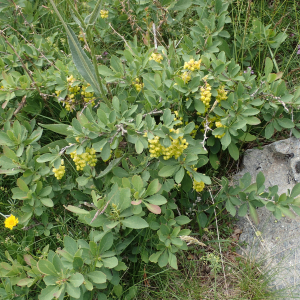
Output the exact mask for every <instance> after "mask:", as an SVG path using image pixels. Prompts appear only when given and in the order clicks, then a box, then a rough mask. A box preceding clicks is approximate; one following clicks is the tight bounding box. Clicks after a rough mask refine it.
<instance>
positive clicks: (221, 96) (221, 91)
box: [216, 85, 227, 103]
mask: <svg viewBox="0 0 300 300" xmlns="http://www.w3.org/2000/svg"><path fill="white" fill-rule="evenodd" d="M217 92H218V95H217V97H216V100H217V101H218V103H220V102H221V101H222V100H226V99H227V91H225V89H224V85H222V86H221V87H219V88H218V89H217Z"/></svg>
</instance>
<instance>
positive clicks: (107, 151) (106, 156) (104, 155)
mask: <svg viewBox="0 0 300 300" xmlns="http://www.w3.org/2000/svg"><path fill="white" fill-rule="evenodd" d="M110 155H111V150H110V144H109V143H106V144H105V146H104V147H103V149H102V151H101V155H100V157H101V158H102V159H103V160H104V161H106V160H108V159H109V157H110ZM104 171H105V170H104ZM104 171H103V172H104ZM101 173H102V172H101ZM101 173H100V175H101ZM100 175H99V176H100ZM99 176H98V178H99Z"/></svg>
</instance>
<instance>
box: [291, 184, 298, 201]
mask: <svg viewBox="0 0 300 300" xmlns="http://www.w3.org/2000/svg"><path fill="white" fill-rule="evenodd" d="M299 194H300V183H297V184H296V185H295V186H294V187H293V189H292V192H291V195H290V197H291V198H295V197H297V196H298V195H299Z"/></svg>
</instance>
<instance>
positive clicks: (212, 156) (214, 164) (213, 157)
mask: <svg viewBox="0 0 300 300" xmlns="http://www.w3.org/2000/svg"><path fill="white" fill-rule="evenodd" d="M209 162H210V164H211V166H212V167H213V168H214V169H215V170H217V169H218V168H219V166H220V161H219V158H218V156H217V154H213V153H209Z"/></svg>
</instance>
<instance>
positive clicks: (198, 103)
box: [194, 99, 205, 114]
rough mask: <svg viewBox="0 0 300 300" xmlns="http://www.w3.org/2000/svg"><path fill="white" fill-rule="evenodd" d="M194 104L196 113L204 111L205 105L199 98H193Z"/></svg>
mask: <svg viewBox="0 0 300 300" xmlns="http://www.w3.org/2000/svg"><path fill="white" fill-rule="evenodd" d="M194 106H195V109H196V110H197V112H198V113H200V114H203V113H204V112H205V105H204V103H203V102H202V101H201V100H199V99H194Z"/></svg>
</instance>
